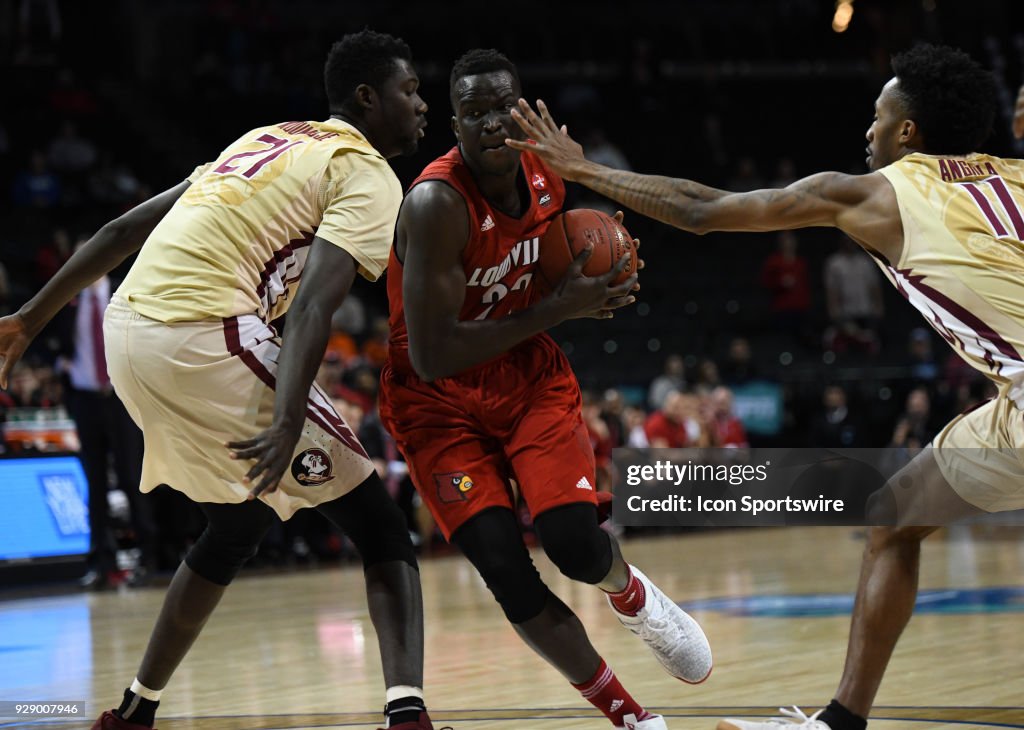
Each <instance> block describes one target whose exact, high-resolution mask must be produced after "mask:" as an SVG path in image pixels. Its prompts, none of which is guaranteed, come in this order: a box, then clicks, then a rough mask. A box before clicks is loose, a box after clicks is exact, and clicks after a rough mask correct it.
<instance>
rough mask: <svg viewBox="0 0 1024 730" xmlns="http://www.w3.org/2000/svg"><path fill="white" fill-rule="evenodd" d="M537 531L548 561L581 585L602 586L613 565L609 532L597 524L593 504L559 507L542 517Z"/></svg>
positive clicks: (537, 522) (539, 517)
mask: <svg viewBox="0 0 1024 730" xmlns="http://www.w3.org/2000/svg"><path fill="white" fill-rule="evenodd" d="M536 526H537V531H538V533H539V535H540V539H541V544H542V545H543V546H544V552H545V553H546V554H547V556H548V558H549V559H550V560H551V562H552V563H554V564H555V565H556V566H557V567H558V569H559V570H560V571H561V572H562V575H564V576H566V577H567V578H571V579H572V580H577V581H580V582H581V583H590V584H595V583H600V582H601V581H602V580H604V578H605V576H607V575H608V571H609V570H611V566H612V559H613V554H612V546H611V540H610V538H609V537H608V533H606V532H605V531H604V530H602V529H601V528H600V527H598V525H597V518H596V514H595V510H594V508H593V507H592V506H591V505H573V506H571V507H569V508H556V509H555V510H551V511H549V512H545V513H544V514H542V515H540V516H538V518H537V520H536Z"/></svg>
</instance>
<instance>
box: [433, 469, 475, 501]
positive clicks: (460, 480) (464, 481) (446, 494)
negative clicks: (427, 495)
mask: <svg viewBox="0 0 1024 730" xmlns="http://www.w3.org/2000/svg"><path fill="white" fill-rule="evenodd" d="M434 483H435V484H437V496H438V498H439V499H440V500H441V501H442V502H444V503H445V504H451V503H452V502H465V501H466V500H467V499H469V497H468V496H466V493H467V492H468V491H469V490H470V489H472V488H473V479H472V478H471V477H470V476H469V474H466V473H465V472H461V471H453V472H449V473H447V474H434Z"/></svg>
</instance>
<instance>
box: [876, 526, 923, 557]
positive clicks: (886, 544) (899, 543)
mask: <svg viewBox="0 0 1024 730" xmlns="http://www.w3.org/2000/svg"><path fill="white" fill-rule="evenodd" d="M935 529H936V528H934V527H921V526H909V527H891V526H882V527H871V528H869V529H868V547H869V548H870V549H871V550H874V551H878V550H885V549H890V548H897V549H906V548H911V549H914V550H916V549H917V548H918V547H919V546H920V544H921V541H922V540H924V539H925V538H926V537H928V535H930V534H931V533H932V532H934V531H935Z"/></svg>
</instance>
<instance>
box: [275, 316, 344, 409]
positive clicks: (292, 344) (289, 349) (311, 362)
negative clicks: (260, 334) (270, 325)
mask: <svg viewBox="0 0 1024 730" xmlns="http://www.w3.org/2000/svg"><path fill="white" fill-rule="evenodd" d="M332 312H333V310H330V311H328V308H327V307H322V306H318V305H316V304H310V305H308V306H304V305H303V304H302V302H300V301H296V302H295V303H294V304H293V305H292V307H291V309H289V310H288V324H287V326H286V327H285V331H284V338H283V339H282V341H281V354H280V356H279V357H280V359H279V360H278V363H277V387H276V392H275V395H274V425H275V426H279V427H282V428H290V429H301V428H302V424H303V422H304V421H305V419H306V401H307V400H308V397H309V389H310V387H311V386H312V385H313V379H314V378H316V373H317V370H319V369H320V363H321V362H323V359H324V352H325V351H326V350H327V340H328V339H329V337H330V334H331V314H332Z"/></svg>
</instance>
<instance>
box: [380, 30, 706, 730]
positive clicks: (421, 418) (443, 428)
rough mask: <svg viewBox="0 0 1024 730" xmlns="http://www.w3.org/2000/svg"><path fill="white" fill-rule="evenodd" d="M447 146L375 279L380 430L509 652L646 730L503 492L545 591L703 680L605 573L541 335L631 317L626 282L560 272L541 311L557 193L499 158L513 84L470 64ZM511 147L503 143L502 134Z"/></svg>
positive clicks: (572, 393)
mask: <svg viewBox="0 0 1024 730" xmlns="http://www.w3.org/2000/svg"><path fill="white" fill-rule="evenodd" d="M450 93H451V101H452V107H453V108H454V111H455V116H454V118H453V119H452V128H453V131H454V132H455V136H456V139H457V140H458V144H457V146H456V147H454V148H453V149H452V150H451V151H450V152H449V153H448V154H446V155H444V156H443V157H440V158H438V159H437V160H435V161H434V162H433V163H431V164H430V165H429V166H427V168H426V169H425V170H424V171H423V173H422V174H421V175H420V177H419V178H417V179H416V181H415V182H414V183H413V185H412V187H411V189H410V190H409V192H408V194H407V197H406V199H405V201H404V203H403V205H402V210H401V212H400V214H399V219H398V227H397V239H396V244H395V248H394V249H393V250H392V254H391V261H390V263H389V265H390V273H389V276H388V296H389V299H390V302H391V344H390V350H389V355H388V363H387V365H386V366H385V368H384V372H383V374H382V378H381V380H382V388H381V416H382V418H383V420H384V422H385V424H386V425H387V427H388V429H389V430H390V431H391V433H392V434H393V435H394V437H395V439H396V441H397V443H398V445H399V447H400V448H401V450H402V452H403V453H404V454H405V457H406V459H407V461H408V462H409V467H410V470H411V473H412V477H413V481H414V482H415V484H416V488H417V489H418V490H419V492H420V494H421V495H422V497H423V499H424V501H425V502H426V503H427V504H428V505H429V507H430V510H431V512H432V513H433V515H434V517H435V519H436V520H437V523H438V525H439V526H440V527H441V530H442V531H443V533H444V535H445V537H446V538H448V539H450V540H451V541H452V542H453V543H455V544H456V545H457V546H458V547H459V548H460V549H461V550H462V552H463V553H465V555H466V557H467V558H469V560H470V561H471V562H472V563H473V565H474V566H476V568H477V570H478V571H479V572H480V575H481V576H482V577H483V578H484V580H485V581H486V583H487V585H488V587H489V588H490V589H491V591H492V593H493V594H494V596H495V598H496V599H497V601H498V603H499V604H500V605H501V607H502V609H503V610H504V612H505V615H506V617H507V618H508V620H509V621H510V622H511V623H512V625H513V626H514V627H515V629H516V631H517V632H518V633H519V635H520V636H521V637H522V638H523V640H524V641H525V642H526V643H527V644H528V645H529V646H530V647H531V648H532V649H533V650H534V651H536V652H537V653H538V654H539V655H540V656H541V657H543V658H544V659H545V660H547V661H548V662H549V663H550V664H551V665H552V666H554V667H555V668H556V669H557V670H558V671H560V672H561V673H562V674H563V676H565V678H566V679H567V680H568V681H569V682H571V683H572V684H573V685H574V686H575V687H576V688H577V689H579V690H580V692H581V693H582V694H583V696H584V697H586V698H587V699H588V700H589V701H590V702H591V703H593V704H594V705H595V706H596V707H598V709H600V710H601V711H602V712H603V713H604V714H605V715H606V716H607V717H608V718H609V719H610V720H611V722H612V723H613V724H614V725H615V726H616V727H619V728H635V729H638V730H660V729H662V728H665V727H666V726H665V721H664V720H663V719H662V718H661V717H660V716H657V715H652V714H650V713H648V712H646V711H645V710H644V709H643V708H642V707H641V706H640V705H639V704H637V702H636V701H635V700H633V698H632V697H630V695H629V694H628V693H627V692H626V691H625V689H623V687H622V685H621V684H620V683H619V682H618V680H617V679H616V678H615V675H614V674H613V673H612V671H611V670H610V669H609V668H608V667H607V666H606V665H605V663H604V661H603V660H602V659H601V657H600V656H599V655H598V653H597V651H596V650H595V649H594V647H593V646H592V645H591V644H590V641H589V640H588V638H587V634H586V631H585V630H584V628H583V625H582V624H581V623H580V621H579V619H578V618H577V617H576V616H575V615H574V614H573V613H572V611H571V610H570V609H569V608H568V606H566V605H565V604H564V603H563V602H562V601H561V600H559V599H558V597H556V596H555V595H554V594H553V593H551V591H550V590H549V589H548V588H547V586H545V585H544V583H543V582H542V581H541V579H540V575H539V574H538V573H537V570H536V568H535V567H534V565H533V562H532V561H531V559H530V555H529V553H528V552H527V550H526V546H525V545H524V543H523V540H522V535H521V533H520V530H519V525H518V522H517V520H516V516H515V513H514V512H513V504H514V501H513V500H514V498H513V496H512V491H511V488H510V480H514V481H515V483H516V484H518V486H519V489H520V491H521V493H522V496H523V498H524V499H525V501H526V503H527V505H528V506H529V508H530V512H531V514H532V515H533V518H534V523H535V525H536V529H537V533H538V535H539V536H540V538H541V541H542V543H543V545H544V550H545V552H546V553H547V555H548V557H549V558H551V560H552V561H553V562H554V563H555V564H556V565H557V566H558V567H559V569H560V570H561V571H562V573H563V574H565V575H567V576H568V577H570V578H573V579H574V580H579V581H583V582H586V583H591V584H594V585H597V586H599V587H600V588H601V589H602V590H604V591H605V592H606V593H607V594H608V597H609V601H610V603H611V605H612V608H613V609H614V610H615V612H616V615H617V616H618V617H619V619H620V621H622V623H623V624H625V625H626V626H628V627H629V628H630V629H631V630H632V631H634V632H635V633H637V634H638V635H640V636H641V637H642V638H643V639H644V641H646V642H647V643H648V644H649V645H650V647H651V649H652V650H653V651H654V653H655V655H656V656H657V658H658V659H659V661H661V663H662V664H663V665H664V666H665V668H666V669H667V670H668V671H669V672H670V673H672V674H673V675H674V676H676V677H678V678H679V679H682V680H684V681H687V682H700V681H702V680H704V679H705V678H706V677H707V675H708V673H709V672H710V671H711V651H710V648H709V647H708V643H707V640H706V638H705V637H704V633H703V632H702V631H701V629H700V627H699V626H698V625H697V623H696V622H695V621H694V620H693V619H692V618H691V617H689V616H688V615H687V614H685V613H684V612H683V611H682V610H681V609H679V607H678V606H676V605H675V604H674V603H673V602H672V601H670V600H668V599H667V598H666V597H665V596H664V594H663V593H662V592H661V591H660V590H658V589H657V588H656V587H655V586H654V585H653V584H652V583H651V582H650V581H649V580H648V579H647V578H646V577H645V576H644V575H643V574H642V573H640V572H639V571H637V570H635V569H633V568H631V567H630V566H629V565H628V564H627V563H626V562H625V561H624V560H623V559H622V555H621V553H620V551H619V547H618V545H617V544H616V542H615V540H614V539H613V538H612V537H611V536H609V535H608V534H607V533H606V532H604V531H603V530H601V529H600V528H599V527H598V519H597V509H596V507H595V505H596V498H595V492H594V486H593V485H594V480H595V475H594V454H593V451H592V449H591V446H590V441H589V438H588V435H587V431H586V427H585V425H584V424H583V421H582V416H581V400H580V391H579V386H578V385H577V383H576V378H575V376H574V375H573V373H572V370H571V369H570V367H569V363H568V361H567V360H566V358H565V355H564V354H563V353H562V352H561V350H559V348H558V347H557V345H556V344H555V343H554V341H553V340H552V339H551V338H550V337H549V336H547V335H546V334H544V332H545V330H547V329H548V328H549V327H552V326H554V325H556V324H558V323H559V322H562V321H563V320H566V319H570V318H574V317H608V316H611V314H612V311H613V310H614V309H616V308H618V307H621V306H625V305H628V304H630V303H632V301H633V299H634V298H633V296H632V295H631V294H630V291H631V290H632V289H633V288H634V287H635V285H636V276H635V275H634V276H632V277H630V278H629V279H627V280H626V282H625V283H623V284H621V285H619V286H612V285H611V284H610V282H611V280H612V279H613V278H614V277H615V276H616V275H617V274H618V273H619V272H621V271H622V270H624V268H625V266H626V265H627V263H628V261H626V260H625V259H624V260H622V261H620V262H619V264H618V265H617V266H616V268H615V269H614V270H613V271H612V272H609V273H608V274H607V275H604V276H599V277H585V276H582V275H581V273H580V272H581V269H582V266H583V264H584V262H585V261H586V259H587V257H588V256H589V252H584V253H583V254H581V255H580V257H579V258H577V260H576V261H574V262H573V264H572V266H571V267H570V269H569V271H568V273H567V274H566V276H565V278H564V279H563V280H562V281H561V282H560V283H559V285H558V286H557V287H555V290H554V291H553V292H552V293H550V294H549V295H547V296H543V297H541V296H539V295H537V293H536V288H535V286H534V284H533V271H534V263H535V262H536V260H537V257H538V253H539V241H540V237H541V235H542V234H543V233H544V231H545V229H546V227H547V225H548V224H549V223H550V221H551V220H552V219H553V218H554V217H555V216H557V215H558V213H559V212H560V209H561V206H562V202H563V199H564V194H565V188H564V185H563V183H562V180H561V179H560V178H559V177H558V176H557V175H555V174H554V173H553V172H552V171H551V170H550V169H548V167H547V166H546V165H544V163H542V162H541V161H540V160H539V159H538V158H536V157H535V156H533V155H532V154H529V153H526V154H522V155H520V153H519V152H516V151H514V150H512V149H511V148H509V147H508V146H507V145H506V144H505V138H506V137H507V136H510V135H517V134H519V132H518V130H517V128H516V125H515V123H514V122H513V120H512V117H511V110H512V109H513V107H514V106H515V103H516V100H517V99H518V98H519V94H520V85H519V75H518V72H517V71H516V67H515V66H514V65H513V64H512V63H511V62H510V61H509V60H508V59H507V58H506V57H505V56H503V55H501V54H500V53H498V52H497V51H493V50H474V51H470V52H469V53H467V54H465V55H464V56H463V57H462V58H461V59H459V60H458V61H457V62H456V64H455V67H454V68H453V70H452V73H451V86H450ZM519 136H520V137H521V134H519Z"/></svg>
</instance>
